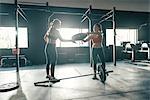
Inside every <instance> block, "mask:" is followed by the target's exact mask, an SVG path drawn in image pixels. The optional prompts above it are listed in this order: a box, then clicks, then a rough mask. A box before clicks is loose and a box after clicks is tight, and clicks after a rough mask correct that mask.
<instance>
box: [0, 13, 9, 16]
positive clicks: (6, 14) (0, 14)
mask: <svg viewBox="0 0 150 100" xmlns="http://www.w3.org/2000/svg"><path fill="white" fill-rule="evenodd" d="M8 15H9V13H6V12H0V16H8Z"/></svg>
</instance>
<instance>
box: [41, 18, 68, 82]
mask: <svg viewBox="0 0 150 100" xmlns="http://www.w3.org/2000/svg"><path fill="white" fill-rule="evenodd" d="M60 27H61V21H60V20H59V19H54V20H53V21H52V22H51V23H50V27H49V29H48V31H47V32H46V34H45V35H44V40H45V42H46V45H45V55H46V74H47V76H46V78H50V79H54V80H55V79H56V78H55V77H54V72H55V64H56V60H57V52H56V40H57V39H60V40H61V41H68V42H69V41H71V40H64V39H63V38H62V37H61V35H60V33H59V31H58V29H59V28H60ZM50 64H51V75H49V66H50Z"/></svg>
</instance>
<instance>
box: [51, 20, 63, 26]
mask: <svg viewBox="0 0 150 100" xmlns="http://www.w3.org/2000/svg"><path fill="white" fill-rule="evenodd" d="M55 24H61V20H59V19H53V21H51V22H50V26H53V25H55Z"/></svg>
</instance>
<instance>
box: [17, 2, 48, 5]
mask: <svg viewBox="0 0 150 100" xmlns="http://www.w3.org/2000/svg"><path fill="white" fill-rule="evenodd" d="M18 4H30V5H31V4H36V5H47V2H46V3H42V2H24V1H19V2H18Z"/></svg>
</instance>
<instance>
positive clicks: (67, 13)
mask: <svg viewBox="0 0 150 100" xmlns="http://www.w3.org/2000/svg"><path fill="white" fill-rule="evenodd" d="M53 13H54V14H64V15H83V13H76V12H74V13H70V12H53Z"/></svg>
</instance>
